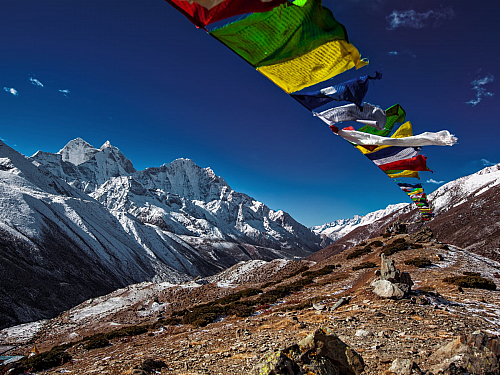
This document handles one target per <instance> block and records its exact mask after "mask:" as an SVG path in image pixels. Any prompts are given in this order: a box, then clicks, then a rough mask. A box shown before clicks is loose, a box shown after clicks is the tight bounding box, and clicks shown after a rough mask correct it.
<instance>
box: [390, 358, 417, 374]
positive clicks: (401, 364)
mask: <svg viewBox="0 0 500 375" xmlns="http://www.w3.org/2000/svg"><path fill="white" fill-rule="evenodd" d="M389 373H391V374H397V375H411V374H422V371H421V370H420V368H419V367H418V365H417V364H416V363H415V362H413V361H412V360H411V359H400V358H396V359H395V360H394V361H393V362H392V365H391V367H389Z"/></svg>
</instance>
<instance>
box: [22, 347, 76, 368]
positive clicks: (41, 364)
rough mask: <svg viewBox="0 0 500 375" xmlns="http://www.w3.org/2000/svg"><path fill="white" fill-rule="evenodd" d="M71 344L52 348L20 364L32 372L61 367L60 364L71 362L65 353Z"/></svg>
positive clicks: (25, 359) (23, 360) (69, 356)
mask: <svg viewBox="0 0 500 375" xmlns="http://www.w3.org/2000/svg"><path fill="white" fill-rule="evenodd" d="M72 345H73V344H70V345H69V346H68V345H58V346H54V347H53V348H52V349H50V350H49V351H47V352H43V353H40V354H37V355H34V356H32V357H27V358H24V359H22V360H21V362H22V364H23V365H24V366H25V367H26V368H27V369H32V370H34V371H43V370H47V369H49V368H51V367H56V366H61V365H62V364H64V363H66V362H69V361H71V355H69V353H66V349H68V347H71V346H72Z"/></svg>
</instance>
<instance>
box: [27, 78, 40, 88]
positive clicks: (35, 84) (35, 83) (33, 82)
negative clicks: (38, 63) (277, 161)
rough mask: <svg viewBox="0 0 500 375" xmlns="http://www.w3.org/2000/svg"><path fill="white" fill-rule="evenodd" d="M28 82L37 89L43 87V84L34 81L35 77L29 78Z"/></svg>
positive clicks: (36, 80)
mask: <svg viewBox="0 0 500 375" xmlns="http://www.w3.org/2000/svg"><path fill="white" fill-rule="evenodd" d="M30 82H31V84H32V85H34V86H38V87H43V83H42V82H40V81H39V80H38V79H36V78H35V77H30Z"/></svg>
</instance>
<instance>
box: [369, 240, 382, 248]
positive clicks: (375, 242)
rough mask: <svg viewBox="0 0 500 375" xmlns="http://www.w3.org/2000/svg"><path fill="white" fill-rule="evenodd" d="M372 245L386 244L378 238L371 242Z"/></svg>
mask: <svg viewBox="0 0 500 375" xmlns="http://www.w3.org/2000/svg"><path fill="white" fill-rule="evenodd" d="M370 246H373V247H380V246H384V243H383V242H382V241H380V240H376V241H373V242H372V243H370Z"/></svg>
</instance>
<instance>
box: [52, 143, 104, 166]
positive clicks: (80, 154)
mask: <svg viewBox="0 0 500 375" xmlns="http://www.w3.org/2000/svg"><path fill="white" fill-rule="evenodd" d="M97 152H99V150H98V149H96V148H95V147H94V146H92V145H91V144H89V143H87V142H86V141H84V140H83V139H81V138H75V139H73V140H71V141H69V142H68V143H67V144H66V146H64V147H63V148H62V149H60V150H59V152H58V154H60V155H61V156H62V160H63V161H67V162H70V163H71V164H74V165H80V164H82V163H85V162H86V161H87V160H89V159H91V158H92V157H93V156H94V155H95V154H96V153H97Z"/></svg>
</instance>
